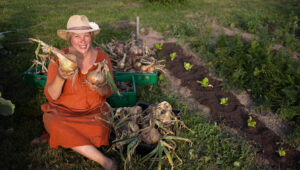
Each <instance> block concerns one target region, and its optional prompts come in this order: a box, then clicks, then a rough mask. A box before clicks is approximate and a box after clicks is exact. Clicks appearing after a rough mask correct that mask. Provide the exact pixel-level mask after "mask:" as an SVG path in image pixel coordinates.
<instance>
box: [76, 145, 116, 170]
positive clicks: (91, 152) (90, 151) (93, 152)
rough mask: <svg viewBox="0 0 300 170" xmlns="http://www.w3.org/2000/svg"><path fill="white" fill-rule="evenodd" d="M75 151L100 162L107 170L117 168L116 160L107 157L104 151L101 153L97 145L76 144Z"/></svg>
mask: <svg viewBox="0 0 300 170" xmlns="http://www.w3.org/2000/svg"><path fill="white" fill-rule="evenodd" d="M72 149H73V150H74V151H76V152H78V153H80V154H81V155H83V156H85V157H87V158H89V159H91V160H93V161H95V162H97V163H99V164H100V165H102V166H103V167H104V168H105V169H106V170H115V169H117V165H116V162H114V161H113V160H112V159H110V158H108V157H106V156H105V155H104V154H103V153H101V152H100V151H99V150H98V149H97V148H96V147H95V146H93V145H84V146H76V147H73V148H72Z"/></svg>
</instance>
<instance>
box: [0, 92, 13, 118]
mask: <svg viewBox="0 0 300 170" xmlns="http://www.w3.org/2000/svg"><path fill="white" fill-rule="evenodd" d="M1 95H2V94H1V92H0V115H2V116H10V115H12V114H13V113H14V111H15V105H14V104H13V103H12V102H11V101H10V100H7V99H4V98H3V97H2V96H1Z"/></svg>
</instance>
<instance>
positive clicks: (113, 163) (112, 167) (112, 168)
mask: <svg viewBox="0 0 300 170" xmlns="http://www.w3.org/2000/svg"><path fill="white" fill-rule="evenodd" d="M110 160H111V165H110V166H109V168H108V169H107V170H118V167H119V161H118V159H117V158H115V157H112V158H110Z"/></svg>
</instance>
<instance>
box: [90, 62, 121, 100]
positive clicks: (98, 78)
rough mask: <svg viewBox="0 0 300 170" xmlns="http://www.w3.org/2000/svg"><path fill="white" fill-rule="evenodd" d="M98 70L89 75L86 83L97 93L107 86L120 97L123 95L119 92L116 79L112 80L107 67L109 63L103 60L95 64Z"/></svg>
mask: <svg viewBox="0 0 300 170" xmlns="http://www.w3.org/2000/svg"><path fill="white" fill-rule="evenodd" d="M95 65H97V68H96V69H95V70H93V71H91V72H89V73H88V75H87V77H86V83H87V84H88V85H89V86H90V87H91V88H92V89H95V88H96V89H95V90H96V91H99V89H100V88H102V87H103V86H105V85H107V84H108V86H109V87H110V88H111V89H112V90H113V91H114V92H116V93H117V94H118V95H119V96H121V93H120V92H119V89H118V87H117V86H116V84H115V81H114V79H113V78H112V76H111V74H110V71H109V68H108V66H107V61H106V60H103V61H102V62H99V63H95Z"/></svg>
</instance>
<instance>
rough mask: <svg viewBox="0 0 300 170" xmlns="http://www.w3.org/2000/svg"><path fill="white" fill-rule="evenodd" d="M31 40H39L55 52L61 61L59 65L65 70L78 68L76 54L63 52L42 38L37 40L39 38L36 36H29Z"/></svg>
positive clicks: (50, 50) (48, 49)
mask: <svg viewBox="0 0 300 170" xmlns="http://www.w3.org/2000/svg"><path fill="white" fill-rule="evenodd" d="M29 40H31V41H35V42H38V43H39V44H41V45H42V46H43V47H44V48H46V49H47V51H49V52H52V53H53V54H55V55H56V56H57V58H58V61H59V67H60V68H61V69H62V70H63V71H75V70H76V69H77V60H76V56H75V55H73V54H65V53H63V52H61V51H60V50H59V49H57V48H55V47H53V46H50V45H48V44H46V43H44V42H43V41H41V40H37V39H34V38H29Z"/></svg>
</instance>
